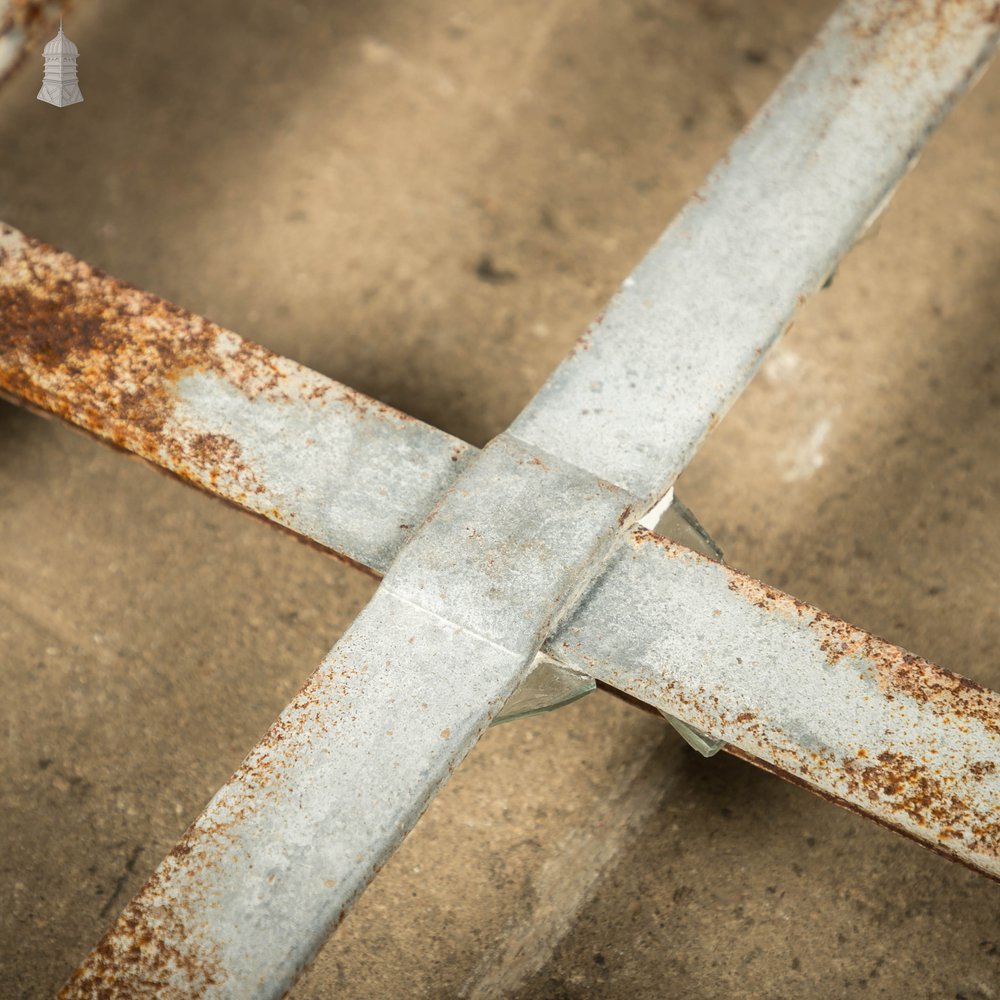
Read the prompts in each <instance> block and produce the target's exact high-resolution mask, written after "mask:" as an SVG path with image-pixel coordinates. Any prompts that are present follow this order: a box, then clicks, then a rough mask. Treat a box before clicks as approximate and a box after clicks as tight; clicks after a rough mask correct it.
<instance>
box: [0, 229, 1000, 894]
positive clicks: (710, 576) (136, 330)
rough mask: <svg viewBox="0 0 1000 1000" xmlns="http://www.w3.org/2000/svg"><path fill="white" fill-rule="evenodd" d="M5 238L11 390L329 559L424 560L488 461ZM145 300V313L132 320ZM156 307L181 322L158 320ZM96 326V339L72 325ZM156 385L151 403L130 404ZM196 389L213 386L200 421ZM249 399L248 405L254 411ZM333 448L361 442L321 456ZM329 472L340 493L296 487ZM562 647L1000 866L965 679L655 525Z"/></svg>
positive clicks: (637, 532)
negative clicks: (451, 501)
mask: <svg viewBox="0 0 1000 1000" xmlns="http://www.w3.org/2000/svg"><path fill="white" fill-rule="evenodd" d="M0 241H3V243H2V245H3V246H5V247H6V250H5V251H0V252H2V253H4V256H3V259H2V260H0V303H3V304H4V305H7V306H9V305H10V303H11V302H12V301H14V300H15V299H18V298H19V297H20V296H19V295H18V296H15V295H13V294H12V290H13V289H15V288H18V287H19V286H20V283H21V282H29V281H30V282H34V281H36V280H38V279H37V278H36V277H35V276H38V275H41V276H43V284H42V286H41V287H40V288H36V289H33V291H32V294H33V295H35V296H36V298H37V302H36V301H35V300H34V299H32V300H31V302H30V303H29V305H30V313H31V316H32V322H31V323H30V324H29V323H28V320H27V317H26V316H25V315H23V314H21V313H18V312H16V311H15V310H14V309H12V308H8V309H6V310H5V313H4V315H5V316H6V317H7V322H6V325H5V327H4V336H3V338H2V339H0V387H2V388H3V389H4V390H5V391H6V392H7V393H8V394H10V395H12V396H15V395H16V396H17V397H18V398H21V399H26V400H30V401H31V403H32V404H33V405H35V406H39V407H42V408H45V409H47V410H49V411H50V412H54V413H58V414H60V415H61V416H63V417H64V418H65V419H68V420H70V421H72V422H73V423H74V424H76V425H77V426H80V427H83V428H86V429H87V430H90V431H91V432H93V433H95V434H97V435H98V436H100V437H103V438H104V439H105V440H109V441H115V442H116V443H117V444H119V445H121V446H122V447H126V448H128V449H129V450H130V451H133V452H134V453H136V454H141V455H143V457H146V458H148V459H149V460H151V461H155V462H161V463H163V466H164V467H165V468H168V469H170V470H171V471H173V472H175V473H177V474H178V475H182V476H184V475H186V476H187V477H188V478H189V481H191V482H193V483H196V484H197V485H199V486H202V487H204V488H206V489H209V490H211V491H213V492H215V493H216V494H217V495H220V496H223V497H225V498H226V499H228V500H230V501H232V502H233V503H235V504H237V505H240V506H242V507H244V509H247V510H250V511H253V512H255V513H259V514H262V515H263V516H265V517H268V518H270V519H273V520H274V521H275V523H277V524H280V525H282V526H284V527H289V528H292V526H294V529H293V530H300V531H303V534H304V537H306V538H307V540H311V541H314V542H316V543H317V544H319V545H321V546H322V547H324V548H329V549H337V548H338V546H339V547H340V551H341V552H344V553H345V554H349V555H350V556H351V558H352V559H357V560H359V561H361V562H363V563H364V564H365V565H366V567H367V568H368V569H370V570H371V571H373V572H375V573H376V574H378V575H382V574H383V573H384V571H385V568H386V566H385V562H384V553H387V552H395V551H398V550H399V549H400V548H401V547H402V545H403V544H404V543H405V541H406V539H407V538H408V537H409V536H410V534H411V533H412V532H411V529H410V527H409V526H410V525H412V524H416V523H418V522H419V520H420V518H421V517H422V515H423V512H424V511H425V510H429V509H431V508H433V506H434V504H435V502H436V501H437V499H439V497H440V494H442V493H443V492H444V491H445V489H446V488H447V487H448V486H449V485H450V484H451V483H452V482H453V481H454V479H455V478H457V475H458V470H459V469H461V468H463V467H464V466H465V465H466V464H467V462H468V460H469V458H470V457H471V456H473V455H474V454H475V453H476V451H475V449H474V448H471V446H467V445H464V444H463V443H462V442H460V441H458V440H457V439H456V438H453V437H449V436H448V435H446V434H443V433H442V432H440V431H436V430H434V429H432V428H430V427H428V426H426V425H424V424H422V423H420V422H419V421H416V420H412V419H408V418H405V417H404V416H403V415H402V414H398V413H396V412H395V411H392V410H390V409H389V408H387V407H384V406H382V405H381V404H377V403H375V402H374V401H369V400H367V399H365V398H364V397H359V396H358V395H357V394H353V393H351V392H350V390H347V389H345V388H343V387H341V386H339V385H337V383H333V382H331V381H330V380H329V379H325V378H324V377H323V376H320V375H318V374H316V373H314V372H310V371H309V370H307V369H304V368H302V367H301V366H299V365H295V364H294V363H293V362H290V361H287V360H286V359H282V358H278V357H276V356H275V355H273V354H271V353H270V352H268V351H266V350H265V349H264V348H261V347H259V346H258V345H255V344H252V343H249V342H246V341H243V340H241V339H239V338H238V337H237V336H236V335H235V334H232V333H230V332H228V331H225V330H221V329H219V328H218V327H214V326H212V325H211V324H208V323H206V322H205V321H204V320H200V319H199V318H198V317H195V316H192V315H191V314H188V313H185V312H183V311H181V310H178V309H175V308H174V307H170V306H167V305H166V304H165V303H163V302H161V300H158V299H156V298H155V297H154V296H151V295H147V294H145V293H139V292H136V291H135V290H133V289H129V288H127V287H126V286H122V285H121V284H120V283H119V282H116V281H114V280H113V279H111V278H107V277H105V276H101V275H98V274H96V273H95V272H93V271H92V270H91V269H89V268H86V267H85V266H84V265H81V264H79V263H78V262H76V261H74V259H73V258H72V257H70V256H69V255H67V254H62V253H59V252H57V251H55V250H52V249H51V248H48V247H45V246H44V245H42V244H39V243H37V242H36V241H31V240H27V239H25V238H23V237H21V236H20V234H15V233H14V231H12V230H10V229H9V227H7V228H6V229H3V228H0ZM17 255H22V256H21V258H20V263H19V264H16V266H15V261H16V260H17ZM29 263H30V266H28V264H29ZM43 290H45V291H47V292H48V293H49V297H48V298H46V297H45V295H44V294H42V291H43ZM135 295H138V296H141V302H142V307H141V309H139V310H131V311H130V310H129V309H127V308H125V303H127V302H131V301H133V300H132V296H135ZM38 303H46V305H47V309H46V310H41V308H40V306H39V304H38ZM136 313H138V314H139V315H141V316H145V317H148V316H157V315H163V316H164V317H165V320H164V322H162V323H157V324H154V325H153V326H149V325H147V324H145V323H141V322H138V321H137V320H136ZM17 316H20V317H21V318H20V319H19V320H18V323H19V324H20V325H19V326H18V327H15V325H14V317H17ZM88 317H89V318H88ZM88 324H89V325H88ZM83 327H87V329H88V330H89V333H88V335H87V337H86V338H83V339H77V338H76V337H75V335H72V334H71V333H69V332H70V331H73V330H77V329H81V328H83ZM60 331H61V333H60ZM59 336H66V337H67V338H69V337H72V338H73V347H72V349H70V347H69V346H68V345H67V344H66V343H65V342H64V346H63V347H62V348H59V349H58V350H57V349H56V347H55V341H56V338H58V337H59ZM220 345H223V346H220ZM56 357H58V358H60V359H61V360H60V361H59V363H58V364H55V363H54V358H56ZM92 358H98V359H101V361H102V362H103V363H102V364H101V365H99V366H97V365H95V364H94V362H93V360H92ZM220 359H224V360H225V362H226V363H225V365H224V366H223V365H222V363H221V360H220ZM262 371H266V372H267V373H268V375H267V383H268V389H267V392H266V393H264V394H261V393H260V392H259V386H260V384H261V372H262ZM70 375H72V376H73V377H69V376H70ZM140 383H141V384H142V386H143V393H142V395H141V396H136V395H130V393H129V392H127V391H125V390H126V389H127V387H129V386H134V385H136V384H140ZM191 384H199V385H204V386H213V389H212V390H211V391H210V392H205V393H202V394H201V395H200V397H199V399H200V404H199V406H198V407H197V408H195V407H193V406H192V404H191V401H190V395H191V394H190V393H189V392H188V390H187V388H186V387H187V386H189V385H191ZM220 386H224V387H225V388H224V389H220V388H219V387H220ZM237 395H240V396H242V397H243V398H244V400H245V402H244V403H241V404H239V405H234V404H233V403H232V401H231V400H232V398H233V397H235V396H237ZM123 399H126V400H127V403H123V402H122V400H123ZM344 399H346V402H341V400H344ZM210 400H214V402H213V403H210V402H209V401H210ZM251 401H252V402H251ZM222 403H225V405H221V404H222ZM305 423H308V426H309V427H310V429H311V430H310V433H309V434H304V433H303V426H304V424H305ZM262 429H263V431H264V433H263V434H262ZM206 438H209V439H213V440H215V439H220V438H221V439H224V440H225V441H226V447H224V448H218V449H215V450H214V451H210V452H206V451H205V449H203V448H199V447H198V445H197V442H200V441H202V440H205V439H206ZM330 441H337V442H341V443H342V445H341V447H339V448H332V447H329V446H327V447H326V448H323V447H322V446H321V444H320V442H330ZM345 442H346V443H345ZM262 449H263V450H262ZM176 456H184V461H182V462H178V461H177V460H176ZM192 456H194V457H193V458H192ZM415 456H419V464H418V463H417V459H416V458H415ZM317 464H322V470H323V473H324V478H323V479H322V481H318V480H317V479H315V478H314V479H313V481H312V484H311V487H310V489H309V490H306V489H299V488H292V486H293V484H296V483H297V482H299V481H301V478H302V477H303V476H304V475H305V473H304V472H303V470H304V469H308V468H310V467H312V468H315V467H316V466H317ZM354 470H358V471H360V472H362V473H363V474H364V475H365V477H366V482H367V484H368V487H369V488H370V489H372V490H373V495H375V496H380V495H383V496H385V495H388V497H389V500H390V501H391V502H392V503H393V504H394V505H395V506H393V507H392V511H391V514H387V515H386V516H371V517H361V518H358V517H356V516H355V514H354V509H353V508H352V507H351V506H350V502H351V501H350V499H348V500H347V501H343V500H341V499H340V498H339V497H338V495H337V490H338V489H339V488H340V485H339V484H341V483H343V482H345V481H346V480H348V479H349V478H350V476H349V475H348V473H353V472H354ZM376 476H378V478H375V477H376ZM394 477H395V478H394ZM399 482H402V483H403V484H404V488H402V489H400V488H398V483H399ZM247 483H252V484H254V488H253V489H250V490H247V489H245V488H244V485H245V484H247ZM394 483H395V484H396V487H395V488H394ZM283 484H287V485H283ZM325 484H332V487H327V489H326V490H325V489H324V485H325ZM328 490H332V494H333V495H331V493H330V492H328ZM434 491H437V492H436V493H434ZM314 511H320V512H322V511H329V512H330V515H329V516H328V517H323V516H319V515H317V514H315V513H314ZM344 518H347V519H348V521H347V524H348V525H350V526H352V527H351V530H350V531H346V530H345V525H344V524H343V520H342V519H344ZM348 545H350V546H351V548H350V549H349V551H347V546H348ZM793 612H794V613H793ZM544 649H545V652H546V654H547V655H548V656H550V657H552V658H553V659H555V660H557V661H558V662H560V663H562V664H564V665H565V666H567V667H570V668H572V669H574V670H578V671H585V672H587V673H589V674H591V675H593V676H595V677H597V678H598V679H600V680H601V681H602V682H603V683H605V684H607V685H608V686H610V687H612V688H616V689H618V690H621V691H623V692H624V693H626V694H628V695H630V696H632V697H635V698H638V699H640V700H642V701H645V702H647V703H648V704H651V705H654V706H655V707H657V708H658V709H660V710H661V711H664V712H667V713H669V714H671V715H674V716H676V717H678V718H681V719H683V720H684V721H686V722H688V723H690V724H692V725H695V726H697V727H698V728H699V729H701V730H702V731H704V732H707V733H711V734H712V735H714V736H717V737H719V738H722V739H724V740H725V741H726V742H727V743H728V744H729V745H730V748H731V749H732V750H733V751H734V752H736V751H738V752H741V753H742V754H745V755H749V756H750V757H751V758H752V759H753V760H754V761H755V762H756V763H758V764H760V765H761V766H764V767H768V768H769V769H776V770H777V771H778V772H779V773H781V774H783V775H784V776H786V777H789V778H791V779H793V780H797V781H800V782H801V783H803V784H805V785H807V786H808V787H810V788H811V789H813V790H814V791H816V792H818V793H819V794H823V795H828V796H831V797H833V798H834V799H835V800H836V801H838V802H839V803H840V804H841V805H844V806H846V807H848V808H852V809H854V810H856V811H858V812H861V813H864V814H865V815H868V816H870V817H871V818H873V819H875V820H877V821H878V822H881V823H883V824H886V825H888V826H890V827H892V828H894V829H897V830H899V831H900V832H902V833H905V834H908V835H909V836H912V837H914V838H915V839H917V840H919V841H921V842H922V843H925V844H926V845H927V846H929V847H931V848H932V849H935V850H938V851H940V852H942V853H945V854H948V855H949V856H951V857H955V858H958V859H960V860H963V861H965V862H966V863H968V864H970V865H972V866H973V867H975V868H977V869H979V870H980V871H983V872H984V873H986V874H989V875H991V876H993V877H997V876H998V874H1000V871H998V862H997V853H996V852H997V847H998V844H997V835H998V832H997V822H996V815H997V809H998V805H1000V797H998V790H997V785H996V772H995V768H994V767H991V766H990V763H989V762H990V761H991V760H993V759H996V758H997V757H998V753H997V751H998V747H997V744H996V733H997V732H998V730H1000V705H998V701H997V696H996V695H995V694H993V693H992V692H989V691H986V690H985V689H982V688H979V687H978V686H977V685H975V684H973V683H972V682H971V681H968V680H966V679H965V678H961V677H958V676H957V675H954V674H951V673H949V672H948V671H945V670H943V669H942V668H940V667H935V666H933V665H931V664H928V663H926V662H924V661H922V660H919V659H917V658H915V657H913V656H912V655H911V654H909V653H907V652H905V651H904V650H902V649H899V648H898V647H895V646H890V645H889V644H887V643H884V642H882V641H881V640H878V639H876V638H875V637H873V636H869V635H867V634H865V633H863V632H859V631H857V630H854V629H852V628H851V627H850V626H849V625H847V624H846V623H844V622H841V621H838V620H837V619H835V618H831V617H830V616H828V615H826V614H824V613H823V612H821V611H818V610H816V609H812V608H808V607H806V606H805V605H802V604H800V603H799V602H796V601H795V599H794V598H791V597H788V596H786V595H783V594H780V593H779V592H777V591H775V590H774V589H773V588H770V587H768V586H767V585H766V584H763V583H759V582H757V581H754V580H751V579H749V578H746V577H743V576H742V575H740V574H738V573H737V572H736V571H734V570H731V569H728V568H725V567H714V566H713V565H712V564H710V563H707V562H705V563H702V562H701V561H700V560H699V558H698V557H697V556H695V555H694V554H693V553H691V552H690V550H687V549H683V548H681V547H680V546H676V545H673V544H671V543H667V542H665V540H663V539H660V538H658V537H657V536H655V535H653V534H652V533H649V532H645V531H643V530H642V529H641V528H638V527H637V528H635V529H634V530H633V531H632V533H631V536H630V539H629V542H628V543H627V544H623V545H621V546H620V547H619V550H618V551H617V553H616V555H615V557H614V559H613V560H612V562H611V564H610V565H609V567H608V569H607V571H606V573H605V575H604V576H603V577H602V578H601V580H600V581H599V582H598V583H597V584H596V585H595V587H594V589H593V591H592V593H591V594H590V595H589V596H588V598H587V600H586V601H585V602H584V603H583V604H582V605H581V606H580V607H579V608H578V609H577V611H576V612H575V613H574V616H573V618H572V620H571V621H570V622H569V623H567V625H566V626H565V627H563V628H562V629H561V630H560V631H559V632H557V633H556V634H555V635H553V636H551V637H549V639H548V640H547V642H546V644H545V647H544ZM834 663H835V664H836V665H837V670H836V671H830V670H829V669H828V668H829V667H830V666H831V665H833V664H834ZM946 790H947V793H946ZM973 830H978V833H975V834H972V833H971V831H973Z"/></svg>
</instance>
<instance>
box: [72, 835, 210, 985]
mask: <svg viewBox="0 0 1000 1000" xmlns="http://www.w3.org/2000/svg"><path fill="white" fill-rule="evenodd" d="M175 851H176V848H175ZM173 856H174V855H173V854H171V855H170V856H168V859H167V861H166V862H165V863H164V865H163V866H161V868H160V869H159V870H157V871H156V872H154V873H153V875H152V877H151V878H150V879H149V881H148V882H147V883H146V885H145V887H144V888H143V890H142V892H140V893H139V895H137V896H136V897H135V899H133V900H132V902H131V903H129V905H128V906H127V907H126V908H125V910H124V911H123V913H122V915H121V916H120V917H119V918H118V920H117V921H116V922H115V924H114V926H113V927H112V928H111V929H110V930H109V931H108V932H107V934H105V935H104V937H103V938H102V939H101V940H100V942H99V943H98V945H97V947H96V948H95V949H94V950H93V951H92V952H91V953H90V955H89V956H88V957H87V960H86V961H85V962H84V964H83V965H81V966H80V967H79V968H78V969H77V970H76V972H74V973H73V976H72V977H71V979H70V980H69V982H68V983H66V985H65V986H64V987H63V988H62V990H61V991H60V992H59V998H60V1000H74V998H81V1000H82V998H84V997H86V998H88V1000H129V998H133V997H138V996H157V997H163V998H165V1000H170V998H180V997H192V996H203V995H204V994H205V993H206V992H207V991H208V989H209V988H210V987H217V986H219V985H221V984H222V983H224V982H225V979H226V973H225V970H224V968H223V966H222V963H221V960H220V957H219V955H218V954H217V951H216V949H212V950H211V952H210V953H209V954H197V955H196V954H193V953H192V952H191V951H190V950H189V949H185V948H184V946H183V945H184V943H185V942H187V941H188V939H189V935H188V932H187V927H186V926H185V923H184V921H183V919H182V918H181V916H180V914H179V912H178V909H177V908H176V907H174V906H171V905H168V904H167V903H166V902H165V901H164V899H163V896H162V891H161V890H162V881H163V878H162V875H161V871H163V869H164V868H165V867H166V865H167V864H169V863H170V860H171V858H172V857H173Z"/></svg>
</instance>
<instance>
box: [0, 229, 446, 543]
mask: <svg viewBox="0 0 1000 1000" xmlns="http://www.w3.org/2000/svg"><path fill="white" fill-rule="evenodd" d="M193 373H211V374H214V375H216V376H217V377H218V378H220V379H222V380H224V381H225V382H226V383H228V384H229V385H231V386H233V387H234V388H236V389H238V390H239V391H240V392H242V393H243V394H244V395H245V396H246V397H247V398H249V399H255V398H258V397H261V396H264V397H266V398H267V399H268V400H269V401H273V402H278V403H282V402H293V401H301V400H303V399H307V400H311V401H313V405H317V406H322V405H323V404H324V401H325V400H326V399H336V400H337V401H338V402H340V403H345V404H347V405H349V406H350V407H352V409H353V410H355V411H356V413H357V416H358V418H359V419H367V418H375V419H385V420H387V421H390V422H392V423H393V424H394V425H395V426H397V427H403V426H405V423H406V421H407V419H409V418H405V417H404V415H403V414H400V413H399V412H398V411H396V410H393V409H392V408H391V407H388V406H386V405H385V404H383V403H380V402H378V401H377V400H374V399H371V398H369V397H367V396H364V395H363V394H361V393H358V392H355V391H353V390H351V389H348V388H347V387H346V386H342V385H340V384H338V383H336V382H333V381H331V380H329V379H325V378H323V377H322V376H319V375H316V374H315V373H313V372H310V371H309V370H308V369H305V368H303V367H302V366H300V365H296V364H295V363H294V362H291V361H288V360H287V359H285V358H281V357H279V356H278V355H275V354H274V353H272V352H271V351H269V350H267V349H266V348H264V347H261V346H260V345H258V344H254V343H251V342H249V341H246V340H243V339H242V338H240V337H238V336H236V335H235V334H233V333H230V332H229V331H227V330H224V329H223V328H221V327H219V326H217V325H216V324H214V323H212V322H210V321H209V320H207V319H203V318H202V317H200V316H197V315H195V314H193V313H190V312H188V311H186V310H184V309H181V308H179V307H177V306H175V305H172V304H171V303H169V302H166V301H164V300H163V299H160V298H158V297H156V296H154V295H150V294H149V293H147V292H143V291H141V290H139V289H137V288H135V287H133V286H131V285H128V284H126V283H125V282H121V281H118V280H116V279H114V278H110V277H108V276H107V275H105V274H103V273H102V272H100V271H98V270H97V269H95V268H93V267H91V266H89V265H88V264H85V263H83V262H81V261H78V260H76V259H75V258H73V257H72V256H70V255H69V254H66V253H62V252H60V251H57V250H54V249H53V248H52V247H50V246H47V245H46V244H44V243H41V242H39V241H37V240H32V239H30V238H28V237H24V236H22V235H21V234H20V233H18V232H17V231H16V230H14V229H12V228H11V227H9V226H5V225H3V224H2V223H0V395H2V396H4V397H7V398H11V399H13V400H14V401H16V402H18V403H22V404H24V405H27V406H29V407H30V408H33V409H36V410H40V411H43V412H47V413H53V414H55V415H57V416H59V417H61V418H62V419H64V420H66V421H67V422H69V423H70V424H72V425H73V426H75V427H77V428H79V429H82V430H84V431H87V432H89V433H91V434H94V435H96V436H97V437H99V438H100V439H102V440H103V441H104V442H106V443H108V444H111V445H113V446H116V447H118V448H121V449H123V450H125V451H127V452H129V453H131V454H134V455H136V456H138V457H140V458H143V459H145V460H147V461H149V462H151V463H153V464H154V465H155V466H157V467H160V468H163V469H164V470H165V471H167V472H170V473H172V474H173V475H176V476H178V477H180V478H181V479H183V480H185V481H187V482H189V483H191V484H193V485H196V486H199V487H201V488H203V489H205V490H207V491H209V492H211V493H212V494H214V495H219V496H220V497H221V498H222V499H225V500H227V501H229V502H231V503H234V504H236V505H237V506H239V507H241V508H242V509H244V510H249V511H250V512H251V513H257V514H261V513H262V512H263V511H265V510H266V513H264V514H263V516H265V517H267V518H268V519H273V520H274V522H275V523H279V524H280V523H281V522H282V521H283V520H284V518H283V515H282V512H281V511H280V510H279V509H278V508H277V507H275V506H269V505H268V504H267V503H266V502H264V501H263V500H262V497H261V495H262V494H266V493H267V492H268V489H267V486H266V485H265V484H264V483H262V482H260V481H259V480H258V478H257V476H256V475H255V473H254V471H253V470H252V469H251V468H250V466H249V465H248V464H247V463H246V462H244V461H243V459H242V455H241V451H242V449H241V445H240V443H239V441H237V440H235V439H234V438H232V437H230V436H228V435H226V434H217V433H203V432H201V431H200V430H198V429H195V428H191V427H189V426H187V425H185V423H184V421H183V420H182V419H181V418H180V417H179V415H178V412H177V398H178V397H177V392H176V385H177V382H178V380H179V379H180V378H182V377H184V376H186V375H190V374H193ZM464 450H465V449H463V448H456V449H455V451H454V452H453V455H452V457H453V459H454V460H456V461H457V460H458V458H459V457H460V455H461V454H462V452H463V451H464ZM325 551H329V550H325Z"/></svg>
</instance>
